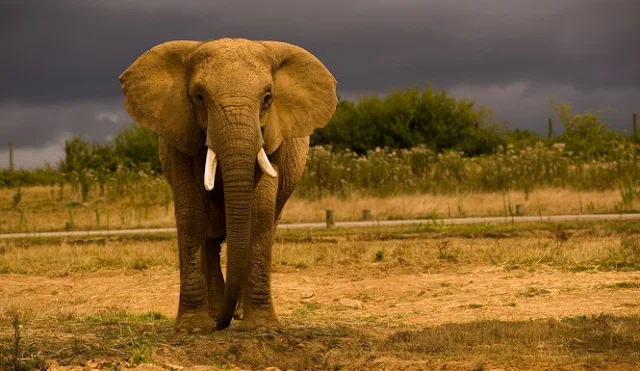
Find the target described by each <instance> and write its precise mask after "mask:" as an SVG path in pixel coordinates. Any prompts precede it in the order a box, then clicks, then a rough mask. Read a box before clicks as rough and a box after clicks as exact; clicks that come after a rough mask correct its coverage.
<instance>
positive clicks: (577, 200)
mask: <svg viewBox="0 0 640 371" xmlns="http://www.w3.org/2000/svg"><path fill="white" fill-rule="evenodd" d="M15 193H16V190H9V189H3V190H0V233H10V232H43V231H60V230H65V229H66V228H67V225H68V224H70V225H73V229H76V230H90V229H121V228H153V227H173V226H175V219H174V216H173V202H172V201H171V200H170V199H168V198H167V199H153V200H147V201H142V200H138V199H137V198H134V199H128V198H123V199H118V200H113V201H111V202H108V201H107V200H106V199H104V198H100V197H98V196H95V197H92V198H91V201H90V202H88V203H86V204H82V203H81V202H79V195H77V194H76V195H74V194H71V193H70V192H69V191H67V193H66V194H65V197H64V198H63V199H61V200H60V199H58V196H57V193H56V191H55V190H52V189H51V188H48V187H28V188H24V189H22V193H21V200H20V203H19V205H18V206H17V207H13V206H12V204H13V197H14V196H15ZM136 197H137V196H136ZM620 203H621V194H620V191H603V192H577V191H571V190H562V189H544V190H538V191H533V192H532V193H531V194H529V196H528V198H527V197H525V194H524V193H523V192H509V193H505V194H502V193H477V194H474V193H467V194H459V195H429V194H423V195H406V196H395V197H387V198H371V197H362V198H357V199H347V200H342V199H338V198H335V197H328V198H324V199H321V200H318V201H308V200H304V199H299V198H293V199H292V200H291V201H290V202H289V203H288V204H287V206H286V207H285V209H284V212H283V216H282V221H281V223H304V222H322V221H324V218H325V210H327V209H332V210H334V212H335V220H336V221H353V220H360V219H361V217H362V211H363V210H365V209H367V210H371V214H372V217H373V218H375V219H378V220H392V219H414V218H415V219H425V218H428V219H431V218H457V217H470V216H504V215H507V216H508V215H511V214H512V213H515V207H516V204H522V205H524V206H525V209H526V214H527V215H559V214H597V213H617V212H620ZM634 210H640V198H635V199H633V200H632V202H631V204H629V205H626V210H625V211H627V212H628V211H634Z"/></svg>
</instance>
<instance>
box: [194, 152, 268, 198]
mask: <svg viewBox="0 0 640 371" xmlns="http://www.w3.org/2000/svg"><path fill="white" fill-rule="evenodd" d="M256 157H257V160H258V165H260V169H262V171H263V172H264V173H265V174H267V175H268V176H270V177H272V178H275V177H277V176H278V174H277V173H276V169H274V168H273V166H272V165H271V162H269V157H267V153H266V152H265V151H264V148H260V151H259V152H258V155H257V156H256ZM217 166H218V157H217V156H216V153H215V152H214V151H213V150H212V149H211V148H207V159H206V161H205V165H204V188H205V189H206V190H207V191H210V190H212V189H213V186H214V184H215V179H216V167H217Z"/></svg>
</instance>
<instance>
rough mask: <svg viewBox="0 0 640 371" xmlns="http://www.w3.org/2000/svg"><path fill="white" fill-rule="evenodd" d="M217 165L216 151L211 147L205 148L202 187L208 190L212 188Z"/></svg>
mask: <svg viewBox="0 0 640 371" xmlns="http://www.w3.org/2000/svg"><path fill="white" fill-rule="evenodd" d="M217 166H218V159H217V158H216V153H215V152H213V150H212V149H211V148H208V149H207V160H206V161H205V164H204V189H206V190H207V191H210V190H212V189H213V185H214V183H215V180H216V167H217Z"/></svg>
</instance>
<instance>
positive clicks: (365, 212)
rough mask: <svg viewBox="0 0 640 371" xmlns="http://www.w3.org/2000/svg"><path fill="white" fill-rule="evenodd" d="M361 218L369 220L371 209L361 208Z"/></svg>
mask: <svg viewBox="0 0 640 371" xmlns="http://www.w3.org/2000/svg"><path fill="white" fill-rule="evenodd" d="M362 220H371V210H362Z"/></svg>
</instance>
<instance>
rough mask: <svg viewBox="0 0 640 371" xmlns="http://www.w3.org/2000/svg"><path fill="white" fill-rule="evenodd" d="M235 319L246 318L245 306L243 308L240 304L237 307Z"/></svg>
mask: <svg viewBox="0 0 640 371" xmlns="http://www.w3.org/2000/svg"><path fill="white" fill-rule="evenodd" d="M233 319H237V320H242V319H244V308H242V306H238V308H236V312H235V313H234V314H233Z"/></svg>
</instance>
